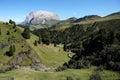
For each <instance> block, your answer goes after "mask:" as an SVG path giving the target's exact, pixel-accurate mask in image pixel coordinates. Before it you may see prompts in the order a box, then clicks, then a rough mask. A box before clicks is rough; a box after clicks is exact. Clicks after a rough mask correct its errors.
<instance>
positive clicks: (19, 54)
mask: <svg viewBox="0 0 120 80" xmlns="http://www.w3.org/2000/svg"><path fill="white" fill-rule="evenodd" d="M0 32H1V35H0V64H1V65H0V70H3V69H4V70H6V69H7V68H9V67H11V66H13V65H14V66H31V67H33V69H37V68H36V66H38V65H40V64H41V65H42V66H41V65H40V66H38V70H41V67H43V68H45V66H47V67H48V68H49V67H51V68H55V67H58V66H59V65H62V64H63V63H64V62H66V61H68V57H67V53H66V52H64V51H63V49H62V46H57V47H54V46H53V45H52V44H51V45H49V46H47V45H44V44H39V45H38V46H35V45H34V41H35V40H38V37H37V36H35V35H33V34H31V38H30V39H28V40H26V39H24V38H23V37H22V35H21V33H22V32H23V28H21V27H18V26H17V27H15V28H13V24H9V23H4V22H1V23H0ZM10 45H15V53H14V54H13V56H10V57H9V56H7V55H6V52H7V51H9V48H10ZM33 64H34V65H33ZM39 67H40V69H39ZM47 67H46V69H47Z"/></svg>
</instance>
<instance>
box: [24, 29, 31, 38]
mask: <svg viewBox="0 0 120 80" xmlns="http://www.w3.org/2000/svg"><path fill="white" fill-rule="evenodd" d="M22 36H23V37H24V38H25V39H30V30H29V28H25V29H24V31H23V33H22Z"/></svg>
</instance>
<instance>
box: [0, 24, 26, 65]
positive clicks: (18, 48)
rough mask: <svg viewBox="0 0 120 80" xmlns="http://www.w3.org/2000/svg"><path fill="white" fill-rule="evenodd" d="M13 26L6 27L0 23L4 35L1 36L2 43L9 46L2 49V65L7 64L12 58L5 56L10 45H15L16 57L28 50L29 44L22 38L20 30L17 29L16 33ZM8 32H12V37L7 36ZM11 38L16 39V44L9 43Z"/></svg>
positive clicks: (0, 56)
mask: <svg viewBox="0 0 120 80" xmlns="http://www.w3.org/2000/svg"><path fill="white" fill-rule="evenodd" d="M12 26H13V25H12V24H8V25H6V24H3V23H0V28H1V32H2V35H0V43H3V44H6V45H7V46H6V47H5V48H3V49H0V63H3V64H5V63H7V62H8V61H9V60H10V59H11V58H12V57H8V56H5V55H4V54H5V53H6V51H8V50H9V46H10V44H14V45H15V47H16V52H15V53H14V54H15V55H16V54H17V53H19V52H20V51H25V50H27V49H28V48H27V44H26V42H25V40H24V39H23V38H22V36H21V32H20V31H19V29H18V28H15V29H16V30H17V31H16V32H14V30H15V29H13V28H12ZM7 31H10V35H6V33H7ZM11 37H15V38H14V40H15V42H14V43H8V38H11ZM21 46H24V48H22V47H21ZM15 55H14V56H15Z"/></svg>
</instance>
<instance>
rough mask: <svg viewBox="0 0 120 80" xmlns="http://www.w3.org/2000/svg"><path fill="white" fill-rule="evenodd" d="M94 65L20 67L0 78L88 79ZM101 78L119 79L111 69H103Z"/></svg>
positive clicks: (38, 79)
mask: <svg viewBox="0 0 120 80" xmlns="http://www.w3.org/2000/svg"><path fill="white" fill-rule="evenodd" d="M94 69H95V67H91V68H89V69H78V70H75V69H68V70H65V71H62V72H40V71H34V70H31V69H26V68H21V69H15V70H13V71H9V72H6V73H0V80H7V79H8V78H9V77H14V80H66V77H67V76H71V77H72V78H73V79H74V80H76V78H79V79H80V80H89V78H90V75H91V74H92V73H93V71H94ZM101 75H102V80H119V79H120V77H119V74H118V73H117V72H113V71H107V70H104V71H103V72H101Z"/></svg>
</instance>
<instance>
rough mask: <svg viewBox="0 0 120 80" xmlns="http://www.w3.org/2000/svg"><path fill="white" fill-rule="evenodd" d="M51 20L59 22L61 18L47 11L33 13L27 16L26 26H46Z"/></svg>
mask: <svg viewBox="0 0 120 80" xmlns="http://www.w3.org/2000/svg"><path fill="white" fill-rule="evenodd" d="M50 20H59V16H58V15H57V14H55V13H53V12H48V11H45V10H40V11H32V12H30V13H29V14H28V15H27V16H26V19H25V24H45V23H46V22H47V21H50Z"/></svg>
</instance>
